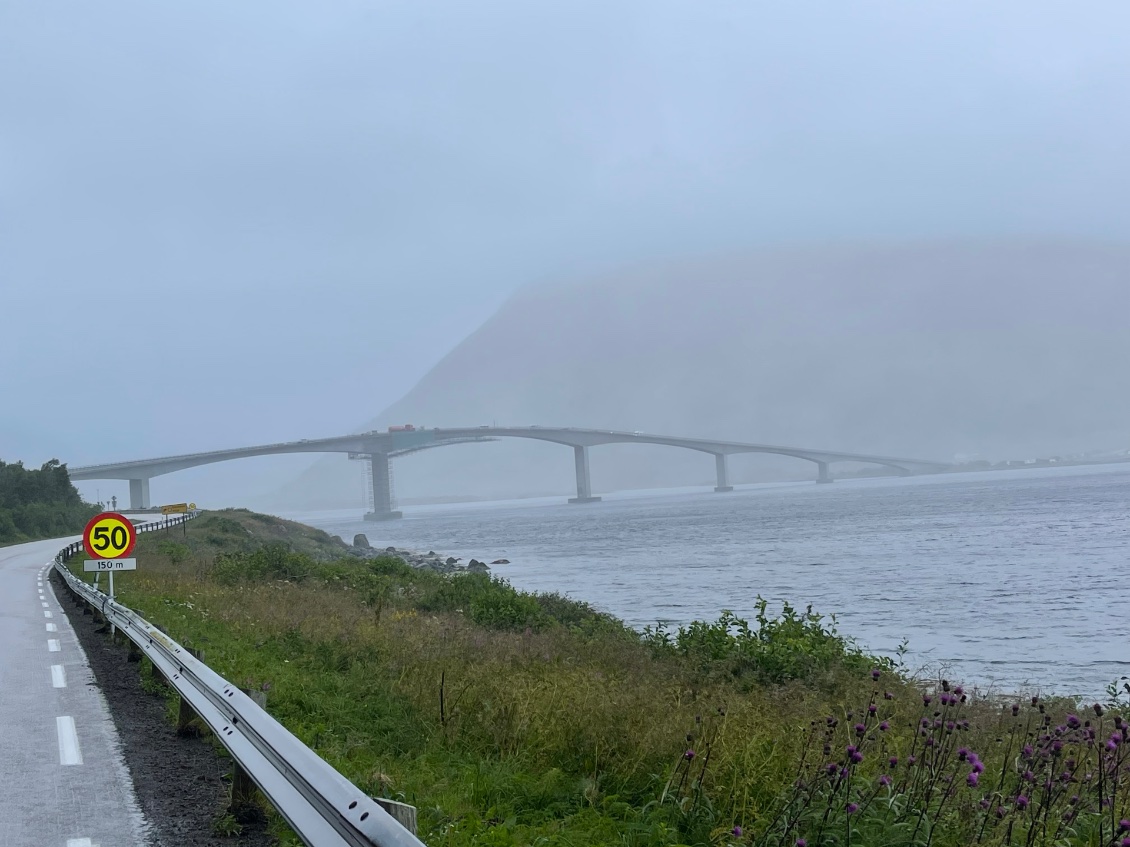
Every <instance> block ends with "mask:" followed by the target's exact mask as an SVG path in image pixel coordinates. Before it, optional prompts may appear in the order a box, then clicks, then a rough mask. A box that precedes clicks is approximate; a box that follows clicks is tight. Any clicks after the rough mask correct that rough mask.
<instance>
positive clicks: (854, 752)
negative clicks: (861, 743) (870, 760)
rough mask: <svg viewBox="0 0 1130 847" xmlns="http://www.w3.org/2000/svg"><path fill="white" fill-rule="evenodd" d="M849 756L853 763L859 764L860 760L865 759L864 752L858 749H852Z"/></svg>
mask: <svg viewBox="0 0 1130 847" xmlns="http://www.w3.org/2000/svg"><path fill="white" fill-rule="evenodd" d="M848 756H849V757H850V758H851V761H852V764H854V765H858V764H859V763H860V762H862V761H863V754H862V753H860V752H859V751H858V750H852V751H851V752H850V753H849V754H848Z"/></svg>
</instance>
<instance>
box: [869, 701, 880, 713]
mask: <svg viewBox="0 0 1130 847" xmlns="http://www.w3.org/2000/svg"><path fill="white" fill-rule="evenodd" d="M877 711H879V707H878V706H876V705H875V704H874V703H872V704H871V705H870V706H868V707H867V714H869V715H873V714H875V713H876V712H877Z"/></svg>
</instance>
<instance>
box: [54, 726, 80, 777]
mask: <svg viewBox="0 0 1130 847" xmlns="http://www.w3.org/2000/svg"><path fill="white" fill-rule="evenodd" d="M55 728H56V729H57V730H58V731H59V764H60V765H81V764H82V751H81V750H79V748H78V733H77V732H76V731H75V719H74V718H72V717H70V716H66V715H65V716H63V717H61V718H55Z"/></svg>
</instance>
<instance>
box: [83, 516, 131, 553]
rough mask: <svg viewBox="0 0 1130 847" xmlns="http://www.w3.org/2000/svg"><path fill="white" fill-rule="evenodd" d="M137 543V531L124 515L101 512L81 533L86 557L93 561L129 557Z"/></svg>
mask: <svg viewBox="0 0 1130 847" xmlns="http://www.w3.org/2000/svg"><path fill="white" fill-rule="evenodd" d="M136 543H137V530H135V529H134V528H133V524H132V523H130V522H129V519H128V518H127V517H125V516H124V515H119V514H118V513H117V512H103V513H102V514H100V515H95V516H94V517H92V518H91V519H90V521H89V522H88V523H87V525H86V529H85V530H83V533H82V544H83V546H84V547H85V548H86V552H87V555H89V556H90V557H91V558H94V559H120V558H122V557H123V556H127V555H129V553H130V551H131V550H133V545H135V544H136Z"/></svg>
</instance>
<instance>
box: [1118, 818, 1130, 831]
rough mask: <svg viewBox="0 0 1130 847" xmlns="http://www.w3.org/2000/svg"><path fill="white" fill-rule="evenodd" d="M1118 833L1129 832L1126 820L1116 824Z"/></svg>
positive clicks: (1129, 825) (1128, 823)
mask: <svg viewBox="0 0 1130 847" xmlns="http://www.w3.org/2000/svg"><path fill="white" fill-rule="evenodd" d="M1118 831H1119V832H1130V821H1128V820H1126V819H1125V818H1123V819H1122V820H1120V821H1119V822H1118Z"/></svg>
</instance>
